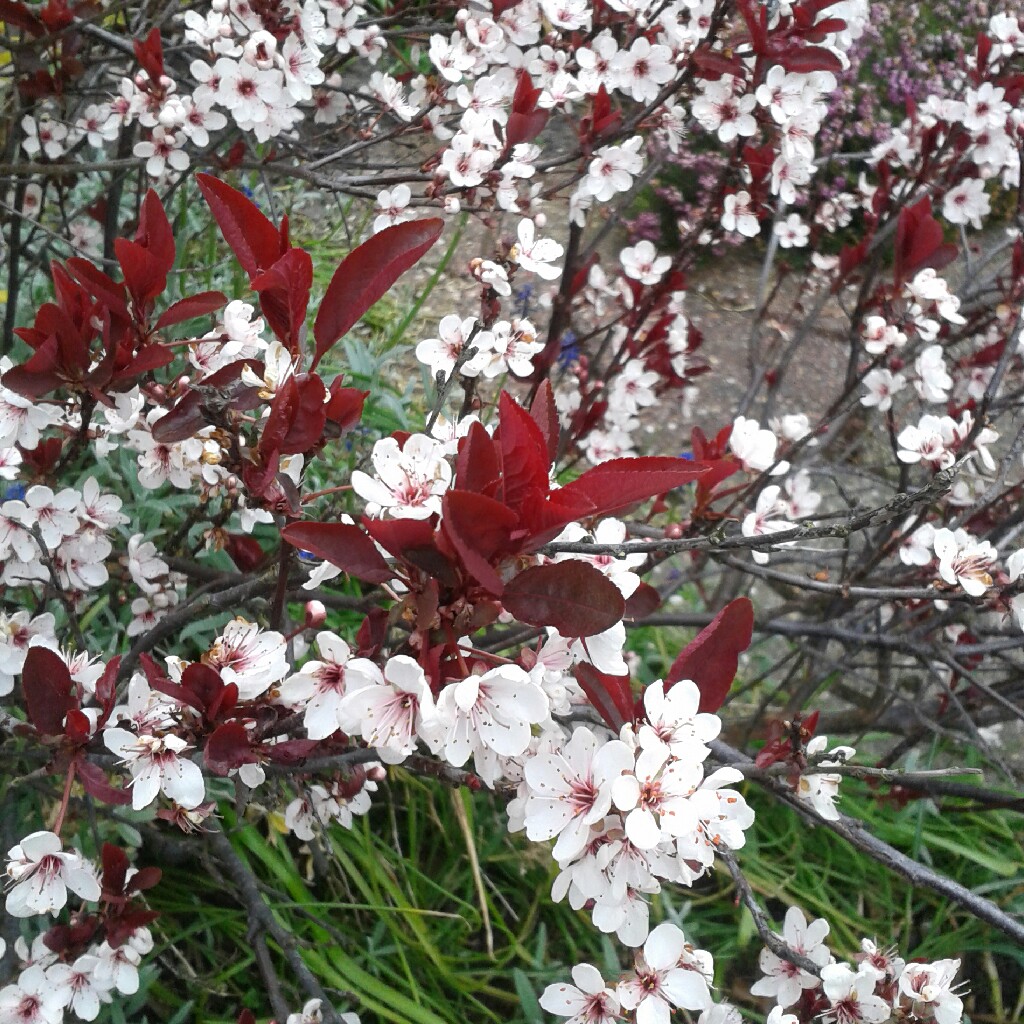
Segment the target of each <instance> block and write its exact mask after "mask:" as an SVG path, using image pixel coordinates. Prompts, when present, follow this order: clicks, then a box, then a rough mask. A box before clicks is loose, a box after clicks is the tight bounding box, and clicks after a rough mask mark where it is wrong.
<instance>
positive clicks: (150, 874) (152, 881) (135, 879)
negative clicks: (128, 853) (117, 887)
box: [125, 867, 163, 892]
mask: <svg viewBox="0 0 1024 1024" xmlns="http://www.w3.org/2000/svg"><path fill="white" fill-rule="evenodd" d="M162 877H163V872H162V871H161V870H160V869H159V868H154V867H148V868H139V870H138V871H136V872H135V874H134V875H132V877H131V878H129V879H128V883H127V885H126V886H125V891H126V892H145V890H146V889H152V888H153V887H154V886H155V885H158V884H159V882H160V879H161V878H162Z"/></svg>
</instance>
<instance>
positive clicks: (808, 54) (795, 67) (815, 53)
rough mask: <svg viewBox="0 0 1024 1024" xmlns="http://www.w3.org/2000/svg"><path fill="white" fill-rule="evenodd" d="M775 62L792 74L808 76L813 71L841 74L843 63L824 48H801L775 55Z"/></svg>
mask: <svg viewBox="0 0 1024 1024" xmlns="http://www.w3.org/2000/svg"><path fill="white" fill-rule="evenodd" d="M774 56H775V60H776V61H777V62H778V63H779V64H781V65H782V66H783V67H784V68H785V69H786V70H787V71H789V72H791V73H793V74H800V75H809V74H811V73H812V72H814V71H831V72H832V73H833V74H835V75H838V74H841V73H842V70H843V62H842V61H841V60H840V59H839V58H838V57H837V56H836V55H835V54H834V53H833V52H832V51H831V50H828V49H826V48H825V47H824V46H803V47H800V48H799V49H788V50H784V51H783V52H781V53H776V54H775V55H774Z"/></svg>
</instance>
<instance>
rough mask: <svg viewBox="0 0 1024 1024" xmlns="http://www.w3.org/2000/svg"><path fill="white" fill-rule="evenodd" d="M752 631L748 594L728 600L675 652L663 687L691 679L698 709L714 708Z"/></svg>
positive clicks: (719, 703)
mask: <svg viewBox="0 0 1024 1024" xmlns="http://www.w3.org/2000/svg"><path fill="white" fill-rule="evenodd" d="M753 635H754V606H753V605H752V604H751V603H750V600H749V598H746V597H738V598H736V600H735V601H730V602H729V604H727V605H726V606H725V607H724V608H723V609H722V610H721V611H720V612H719V613H718V614H717V615H716V616H715V617H714V618H713V619H712V620H711V622H710V623H708V625H707V626H705V627H704V628H703V629H702V630H701V631H700V632H699V633H698V634H697V635H696V636H695V637H694V638H693V640H691V641H690V643H688V644H687V645H686V647H685V648H684V649H683V650H682V651H681V652H680V653H679V656H678V657H677V658H676V660H675V661H674V662H673V663H672V668H671V669H669V673H668V675H667V676H666V677H665V689H666V690H668V689H669V688H670V687H671V686H672V685H673V684H675V683H677V682H679V680H680V679H692V680H693V681H694V682H695V683H696V684H697V688H698V689H699V690H700V708H699V710H700V711H717V710H718V709H719V708H720V707H721V706H722V705H723V704H724V703H725V698H726V696H727V694H728V693H729V687H730V686H732V681H733V679H735V678H736V666H737V665H738V664H739V657H740V654H741V652H743V651H745V650H746V649H747V648H748V647H749V646H750V640H751V637H752V636H753Z"/></svg>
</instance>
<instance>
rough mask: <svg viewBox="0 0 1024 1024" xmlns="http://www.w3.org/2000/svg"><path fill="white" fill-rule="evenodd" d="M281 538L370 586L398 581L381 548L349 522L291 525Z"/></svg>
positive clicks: (283, 531)
mask: <svg viewBox="0 0 1024 1024" xmlns="http://www.w3.org/2000/svg"><path fill="white" fill-rule="evenodd" d="M281 536H282V537H283V538H284V540H286V541H287V542H288V543H289V544H291V545H292V546H293V547H296V548H299V549H301V550H303V551H309V552H311V553H312V554H314V555H316V556H317V558H323V559H326V560H327V561H328V562H330V563H331V564H332V565H336V566H337V567H338V568H339V569H342V570H344V571H345V572H347V573H348V574H349V575H350V576H355V577H356V578H357V579H361V580H365V581H366V582H367V583H387V582H388V581H389V580H392V579H394V578H395V571H394V569H392V568H390V567H389V566H388V563H387V562H386V561H385V560H384V556H383V555H381V553H380V552H379V551H378V550H377V545H376V544H374V543H373V541H372V540H370V538H369V537H368V536H367V535H366V534H365V533H364V532H363V531H362V530H361V529H360V528H359V527H358V526H353V525H350V524H348V523H291V524H290V525H288V526H286V527H285V528H284V529H283V530H282V531H281Z"/></svg>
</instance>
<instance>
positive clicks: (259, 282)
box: [252, 249, 313, 356]
mask: <svg viewBox="0 0 1024 1024" xmlns="http://www.w3.org/2000/svg"><path fill="white" fill-rule="evenodd" d="M312 286H313V258H312V257H311V256H310V255H309V253H308V252H306V251H305V250H304V249H289V250H288V251H287V252H286V253H285V254H284V255H283V256H282V257H281V258H280V259H279V260H277V262H275V263H274V265H273V266H272V267H270V269H269V270H265V271H263V273H261V274H257V275H256V277H254V278H253V280H252V287H253V288H254V289H255V290H256V291H257V292H259V293H260V308H261V310H262V311H263V314H264V315H265V316H266V318H267V323H269V324H270V327H271V329H272V330H273V332H274V333H275V334H276V335H277V337H278V338H279V339H280V340H281V341H282V342H283V343H284V345H285V346H286V347H287V349H288V351H289V352H291V354H292V355H293V356H297V355H298V354H299V339H300V338H301V336H302V328H303V327H304V326H305V323H306V310H307V309H308V307H309V292H310V289H311V288H312Z"/></svg>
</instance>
